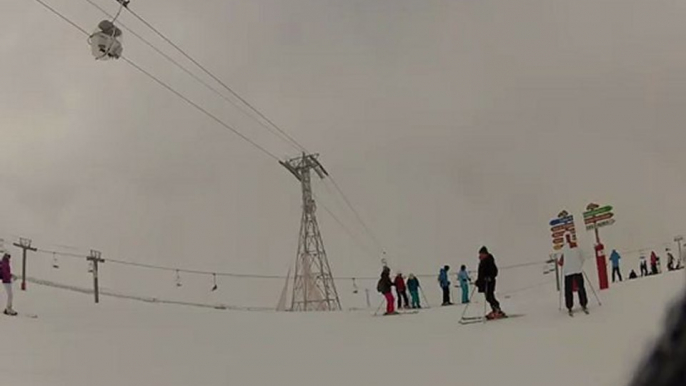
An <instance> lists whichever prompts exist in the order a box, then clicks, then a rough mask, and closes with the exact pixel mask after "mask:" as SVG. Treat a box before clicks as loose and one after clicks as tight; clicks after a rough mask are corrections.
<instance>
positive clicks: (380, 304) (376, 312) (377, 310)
mask: <svg viewBox="0 0 686 386" xmlns="http://www.w3.org/2000/svg"><path fill="white" fill-rule="evenodd" d="M384 300H386V299H381V302H380V303H379V306H378V307H376V311H374V316H377V315H378V314H379V310H380V309H381V306H383V302H384Z"/></svg>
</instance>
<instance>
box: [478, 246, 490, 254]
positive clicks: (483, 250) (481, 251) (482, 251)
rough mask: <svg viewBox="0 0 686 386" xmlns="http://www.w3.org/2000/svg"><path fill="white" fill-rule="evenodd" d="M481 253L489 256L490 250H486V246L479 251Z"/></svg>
mask: <svg viewBox="0 0 686 386" xmlns="http://www.w3.org/2000/svg"><path fill="white" fill-rule="evenodd" d="M479 253H483V254H487V253H488V248H486V247H485V246H483V247H481V249H479Z"/></svg>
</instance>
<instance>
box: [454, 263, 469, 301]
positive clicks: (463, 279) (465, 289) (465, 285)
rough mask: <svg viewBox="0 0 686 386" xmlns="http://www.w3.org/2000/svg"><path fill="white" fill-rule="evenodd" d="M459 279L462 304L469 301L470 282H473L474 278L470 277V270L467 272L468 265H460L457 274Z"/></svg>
mask: <svg viewBox="0 0 686 386" xmlns="http://www.w3.org/2000/svg"><path fill="white" fill-rule="evenodd" d="M457 280H459V282H460V289H461V290H462V304H467V303H469V284H471V282H472V278H470V277H469V272H467V267H466V266H465V265H462V266H461V267H460V272H458V274H457Z"/></svg>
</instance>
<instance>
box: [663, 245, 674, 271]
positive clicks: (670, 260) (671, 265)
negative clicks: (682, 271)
mask: <svg viewBox="0 0 686 386" xmlns="http://www.w3.org/2000/svg"><path fill="white" fill-rule="evenodd" d="M665 253H666V254H667V270H668V271H674V269H675V267H674V255H672V252H671V251H670V250H669V248H667V249H665Z"/></svg>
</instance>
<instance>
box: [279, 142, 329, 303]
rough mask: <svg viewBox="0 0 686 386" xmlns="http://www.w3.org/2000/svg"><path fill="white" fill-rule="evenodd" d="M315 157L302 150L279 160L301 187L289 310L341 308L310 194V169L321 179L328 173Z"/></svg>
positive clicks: (312, 198) (315, 155) (314, 204)
mask: <svg viewBox="0 0 686 386" xmlns="http://www.w3.org/2000/svg"><path fill="white" fill-rule="evenodd" d="M318 157H319V155H318V154H305V153H303V155H302V156H300V157H297V158H293V159H290V160H288V161H280V163H281V165H282V166H283V167H285V168H286V169H288V171H290V172H291V173H292V174H293V175H294V176H295V178H297V179H298V181H300V185H301V187H302V202H303V204H302V205H303V213H302V220H301V222H300V236H299V240H298V254H297V256H296V260H295V275H294V276H293V291H292V296H291V308H290V310H291V311H337V310H341V302H340V300H339V298H338V292H337V291H336V286H335V284H334V280H333V276H332V274H331V267H330V266H329V260H328V259H327V257H326V251H325V249H324V242H323V241H322V234H321V232H320V231H319V224H318V223H317V216H316V211H317V205H316V203H315V201H314V196H313V195H312V183H311V181H312V180H311V177H312V173H311V172H312V171H314V172H315V173H316V174H317V176H319V178H321V179H324V178H326V177H327V176H328V173H327V171H326V169H324V167H323V166H322V164H321V163H319V160H318Z"/></svg>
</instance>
